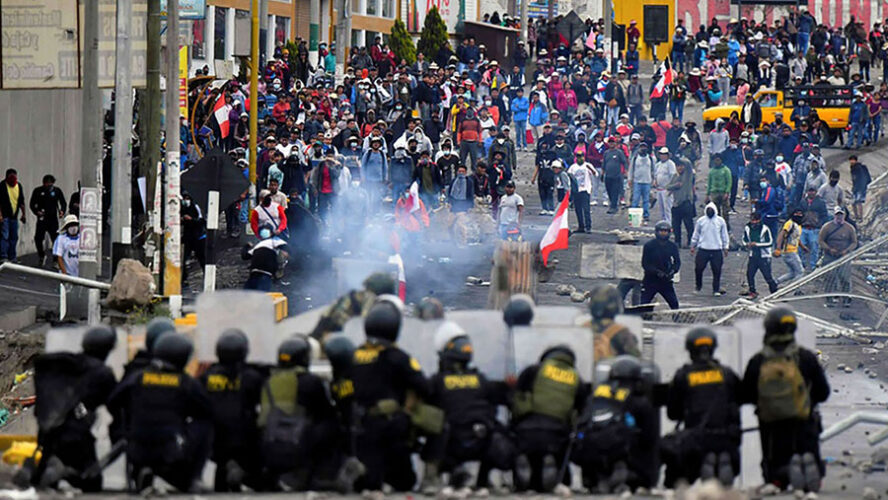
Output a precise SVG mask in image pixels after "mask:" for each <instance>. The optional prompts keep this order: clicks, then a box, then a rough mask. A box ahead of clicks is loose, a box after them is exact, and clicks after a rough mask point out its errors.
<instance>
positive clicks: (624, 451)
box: [573, 384, 636, 466]
mask: <svg viewBox="0 0 888 500" xmlns="http://www.w3.org/2000/svg"><path fill="white" fill-rule="evenodd" d="M629 397H630V393H629V390H628V389H625V388H620V387H619V386H617V385H607V384H603V385H600V386H598V387H597V388H596V389H595V393H594V394H593V395H592V398H591V399H590V400H589V403H588V404H587V405H586V410H585V411H584V412H583V415H582V416H581V417H580V421H579V424H578V428H579V429H580V430H581V432H579V433H578V436H582V437H580V442H579V443H578V446H577V449H576V453H575V454H574V456H573V458H574V460H575V461H576V462H578V463H580V464H583V465H584V466H594V465H596V464H598V465H599V466H604V464H608V463H610V464H613V463H614V462H616V461H617V460H621V459H625V458H627V457H628V456H629V450H630V448H631V446H632V442H633V438H634V436H635V434H636V432H635V431H636V428H635V418H634V417H633V416H632V415H631V414H630V413H628V412H627V411H626V403H627V401H628V399H629Z"/></svg>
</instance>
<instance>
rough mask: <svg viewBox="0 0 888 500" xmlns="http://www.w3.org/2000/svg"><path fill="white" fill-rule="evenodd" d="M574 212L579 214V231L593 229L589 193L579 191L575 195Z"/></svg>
mask: <svg viewBox="0 0 888 500" xmlns="http://www.w3.org/2000/svg"><path fill="white" fill-rule="evenodd" d="M571 196H573V202H574V211H575V212H576V213H577V231H589V230H591V229H592V215H591V214H590V212H589V193H587V192H585V191H577V192H575V193H573V194H572V195H571Z"/></svg>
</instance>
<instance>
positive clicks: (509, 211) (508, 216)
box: [499, 193, 524, 226]
mask: <svg viewBox="0 0 888 500" xmlns="http://www.w3.org/2000/svg"><path fill="white" fill-rule="evenodd" d="M523 206H524V198H522V197H521V195H520V194H518V193H515V194H512V195H506V196H503V197H502V198H500V202H499V223H500V225H501V226H508V225H509V224H517V223H518V207H523Z"/></svg>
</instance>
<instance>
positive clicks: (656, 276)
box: [641, 221, 681, 309]
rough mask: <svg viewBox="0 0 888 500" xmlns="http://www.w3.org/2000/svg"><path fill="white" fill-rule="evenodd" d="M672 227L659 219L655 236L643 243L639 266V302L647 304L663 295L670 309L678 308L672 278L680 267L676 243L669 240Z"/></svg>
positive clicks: (655, 228)
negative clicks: (640, 270)
mask: <svg viewBox="0 0 888 500" xmlns="http://www.w3.org/2000/svg"><path fill="white" fill-rule="evenodd" d="M671 232H672V227H671V226H670V224H669V223H668V222H666V221H660V222H658V223H657V225H656V226H655V227H654V234H655V235H656V237H655V238H654V239H652V240H650V241H648V242H647V243H645V244H644V247H643V248H642V252H641V267H642V268H643V269H644V280H643V281H642V285H641V287H642V288H641V303H642V304H649V303H650V302H651V301H652V300H653V299H654V297H655V296H656V295H657V294H660V296H662V297H663V299H664V300H665V301H666V303H667V304H669V308H670V309H678V296H676V294H675V287H674V285H673V284H672V278H673V276H675V275H676V274H678V272H679V270H680V269H681V257H680V256H679V253H678V245H676V244H675V243H673V242H672V241H670V240H669V234H670V233H671Z"/></svg>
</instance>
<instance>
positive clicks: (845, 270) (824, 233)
mask: <svg viewBox="0 0 888 500" xmlns="http://www.w3.org/2000/svg"><path fill="white" fill-rule="evenodd" d="M818 244H819V246H820V249H821V250H822V251H823V257H822V258H821V260H820V263H819V265H823V266H827V265H829V264H831V263H832V262H835V261H837V260H839V259H841V258H842V257H844V256H845V255H847V254H848V253H850V252H852V251H854V249H855V248H857V231H856V230H855V229H854V226H852V225H851V224H849V223H848V222H846V221H845V209H844V208H842V207H841V206H839V205H836V207H835V208H834V209H833V220H831V221H829V222H827V223H826V224H824V225H823V227H822V228H820V235H819V236H818ZM823 291H824V293H827V294H828V293H830V292H842V293H850V292H851V263H850V262H846V263H845V264H843V265H841V266H839V267H838V268H837V269H836V270H835V271H833V275H832V276H831V277H830V279H827V280H826V286H825V287H824V290H823ZM837 303H838V299H837V298H835V297H829V298H828V299H827V305H829V306H833V305H836V304H837ZM850 304H851V299H850V298H848V297H843V298H842V307H848V306H850Z"/></svg>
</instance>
